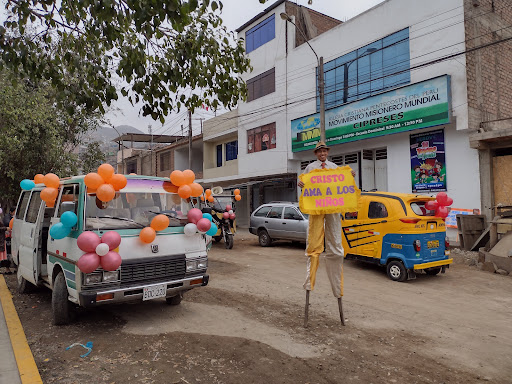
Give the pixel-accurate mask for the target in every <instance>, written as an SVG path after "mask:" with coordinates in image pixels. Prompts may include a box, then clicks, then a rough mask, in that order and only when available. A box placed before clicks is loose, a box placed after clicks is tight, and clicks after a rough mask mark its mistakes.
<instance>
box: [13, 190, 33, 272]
mask: <svg viewBox="0 0 512 384" xmlns="http://www.w3.org/2000/svg"><path fill="white" fill-rule="evenodd" d="M29 200H30V191H25V192H22V194H21V196H20V198H19V200H18V205H17V207H16V214H15V215H14V223H13V226H12V235H11V237H12V242H11V254H12V257H13V259H14V260H15V261H16V263H18V264H19V260H18V253H19V249H20V246H21V234H22V227H23V223H24V220H25V213H26V212H27V205H28V201H29Z"/></svg>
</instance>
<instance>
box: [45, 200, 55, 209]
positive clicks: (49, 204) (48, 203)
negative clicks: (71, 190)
mask: <svg viewBox="0 0 512 384" xmlns="http://www.w3.org/2000/svg"><path fill="white" fill-rule="evenodd" d="M45 203H46V206H47V207H48V208H53V207H55V200H53V201H45Z"/></svg>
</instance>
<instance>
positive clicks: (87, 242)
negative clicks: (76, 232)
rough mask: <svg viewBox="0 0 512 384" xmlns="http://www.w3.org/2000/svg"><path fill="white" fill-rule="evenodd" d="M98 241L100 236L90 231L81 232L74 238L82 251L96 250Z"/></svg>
mask: <svg viewBox="0 0 512 384" xmlns="http://www.w3.org/2000/svg"><path fill="white" fill-rule="evenodd" d="M99 243H101V240H100V237H99V236H98V235H97V234H95V233H94V232H91V231H86V232H82V233H81V234H80V236H78V239H76V245H78V248H80V249H81V250H82V251H84V252H96V247H97V246H98V244H99Z"/></svg>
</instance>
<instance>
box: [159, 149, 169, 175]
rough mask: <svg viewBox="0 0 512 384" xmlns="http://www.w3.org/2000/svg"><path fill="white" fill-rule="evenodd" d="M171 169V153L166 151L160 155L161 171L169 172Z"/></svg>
mask: <svg viewBox="0 0 512 384" xmlns="http://www.w3.org/2000/svg"><path fill="white" fill-rule="evenodd" d="M170 169H171V151H166V152H163V153H161V154H160V171H167V170H170Z"/></svg>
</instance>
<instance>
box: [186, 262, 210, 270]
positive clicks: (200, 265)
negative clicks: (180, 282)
mask: <svg viewBox="0 0 512 384" xmlns="http://www.w3.org/2000/svg"><path fill="white" fill-rule="evenodd" d="M207 267H208V259H192V260H187V272H190V271H194V270H196V269H206V268H207Z"/></svg>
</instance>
